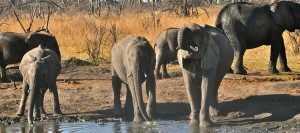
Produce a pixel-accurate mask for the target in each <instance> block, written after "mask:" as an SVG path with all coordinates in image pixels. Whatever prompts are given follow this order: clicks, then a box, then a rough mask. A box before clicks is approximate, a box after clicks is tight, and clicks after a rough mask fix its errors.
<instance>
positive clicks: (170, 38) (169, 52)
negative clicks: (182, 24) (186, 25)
mask: <svg viewBox="0 0 300 133" xmlns="http://www.w3.org/2000/svg"><path fill="white" fill-rule="evenodd" d="M178 31H179V28H173V27H171V28H168V29H166V30H164V31H162V32H161V33H160V34H159V35H158V36H157V38H156V40H155V43H154V49H155V47H157V53H156V65H155V77H156V79H161V78H170V77H171V76H170V75H169V74H168V72H167V67H166V65H167V63H169V62H170V61H174V60H176V59H177V51H178V50H177V49H176V48H177V47H178V43H177V34H178ZM160 66H162V75H160V73H159V71H160Z"/></svg>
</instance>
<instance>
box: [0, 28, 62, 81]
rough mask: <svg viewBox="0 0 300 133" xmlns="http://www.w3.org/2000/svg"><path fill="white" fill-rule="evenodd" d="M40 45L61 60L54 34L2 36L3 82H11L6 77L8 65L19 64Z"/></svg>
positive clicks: (41, 32) (30, 33) (6, 34)
mask: <svg viewBox="0 0 300 133" xmlns="http://www.w3.org/2000/svg"><path fill="white" fill-rule="evenodd" d="M40 44H41V45H42V46H44V47H47V48H49V49H52V50H53V51H54V52H55V53H56V54H57V55H58V57H59V58H60V51H59V47H58V43H57V41H56V38H55V36H54V35H52V34H49V33H46V32H43V31H36V32H27V33H15V32H4V33H2V34H0V66H1V71H2V78H1V82H2V83H4V82H9V80H8V78H7V76H6V66H7V65H8V64H15V63H19V62H20V61H21V59H22V57H23V56H24V54H25V53H26V52H28V51H29V50H31V49H33V48H35V47H37V46H38V45H40Z"/></svg>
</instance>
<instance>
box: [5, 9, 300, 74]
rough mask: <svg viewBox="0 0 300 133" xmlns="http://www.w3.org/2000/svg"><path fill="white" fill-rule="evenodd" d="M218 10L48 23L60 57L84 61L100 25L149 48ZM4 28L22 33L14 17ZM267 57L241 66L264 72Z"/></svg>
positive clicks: (81, 16)
mask: <svg viewBox="0 0 300 133" xmlns="http://www.w3.org/2000/svg"><path fill="white" fill-rule="evenodd" d="M220 9H221V7H210V8H208V9H207V11H208V13H209V17H208V16H207V15H206V13H205V11H204V10H202V9H198V11H199V16H198V17H180V16H177V15H175V14H174V13H169V12H163V13H159V12H157V13H156V15H155V18H156V20H159V22H158V23H157V21H156V26H153V21H152V16H151V14H150V12H149V11H144V12H142V13H126V12H125V13H123V14H122V15H121V16H116V15H113V14H103V15H102V16H100V17H96V16H93V15H91V16H89V15H88V14H87V13H82V12H69V13H56V14H53V15H52V16H51V18H50V22H49V30H50V32H51V33H53V34H54V35H55V36H56V38H57V40H58V43H59V46H60V50H61V53H62V58H63V59H67V58H69V57H77V58H80V59H85V60H86V59H88V55H87V52H86V42H85V38H93V37H92V36H93V30H94V29H95V26H100V25H104V26H106V27H107V28H109V27H110V26H111V25H113V24H116V29H117V40H120V39H121V38H123V37H125V36H126V35H128V34H132V35H137V36H143V37H146V38H147V39H148V40H149V42H150V43H151V44H152V45H153V42H154V41H155V38H156V37H157V35H158V34H159V33H160V32H161V31H162V30H164V29H166V28H169V27H182V26H184V25H186V24H190V23H198V24H200V25H205V24H209V25H214V23H215V19H216V16H217V14H218V12H219V10H220ZM22 21H23V23H24V24H25V25H28V23H29V19H28V17H27V19H26V18H25V17H23V18H22ZM5 23H6V25H3V26H2V27H1V28H0V32H6V31H12V32H23V31H22V29H21V27H20V26H19V24H18V22H17V21H16V19H15V18H13V17H12V18H10V19H7V20H5ZM42 24H43V21H42V20H35V22H34V25H33V27H32V29H36V28H37V27H39V26H41V25H42ZM284 38H285V39H284V40H285V44H286V51H287V58H288V64H289V66H290V67H291V69H292V70H296V71H299V66H300V64H299V56H298V55H295V54H294V52H293V49H292V45H290V40H289V39H288V38H287V35H286V34H284ZM107 43H108V44H107V45H108V46H107V47H105V50H104V51H105V52H104V56H105V57H104V58H107V59H110V48H111V46H112V44H109V43H110V42H107ZM269 58H270V47H269V46H262V47H259V48H256V49H251V50H247V51H246V54H245V57H244V64H245V66H246V67H247V68H248V71H261V70H267V68H268V63H269Z"/></svg>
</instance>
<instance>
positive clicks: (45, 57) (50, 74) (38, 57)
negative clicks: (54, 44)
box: [17, 45, 62, 125]
mask: <svg viewBox="0 0 300 133" xmlns="http://www.w3.org/2000/svg"><path fill="white" fill-rule="evenodd" d="M19 69H20V71H21V73H22V76H23V95H22V100H21V103H20V107H19V110H18V112H17V115H19V116H22V115H24V109H25V104H26V99H27V96H28V94H29V93H30V104H29V111H28V122H29V124H32V125H33V109H34V111H35V114H34V115H35V118H39V117H40V111H43V108H42V107H43V100H44V94H45V92H46V90H47V89H48V88H49V90H50V92H51V93H52V95H53V97H54V115H61V114H62V112H61V110H60V106H59V99H58V93H57V86H56V78H57V76H58V74H59V72H60V70H61V64H60V59H59V57H58V56H57V54H56V53H55V52H54V51H52V50H50V49H48V48H45V47H42V46H41V45H39V46H38V47H36V48H34V49H32V50H30V51H29V52H27V53H26V54H25V55H24V56H23V59H22V61H21V64H20V68H19Z"/></svg>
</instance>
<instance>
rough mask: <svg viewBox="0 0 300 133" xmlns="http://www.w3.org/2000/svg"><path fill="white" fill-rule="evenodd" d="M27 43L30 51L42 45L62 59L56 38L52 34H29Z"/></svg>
mask: <svg viewBox="0 0 300 133" xmlns="http://www.w3.org/2000/svg"><path fill="white" fill-rule="evenodd" d="M25 43H26V44H28V48H29V49H33V48H35V47H37V46H39V45H40V44H41V45H43V47H47V48H49V49H52V50H53V51H54V52H55V53H56V54H57V55H58V57H59V58H61V55H60V51H59V47H58V43H57V41H56V38H55V36H54V35H52V34H50V33H47V32H43V31H38V32H29V33H27V37H26V39H25Z"/></svg>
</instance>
